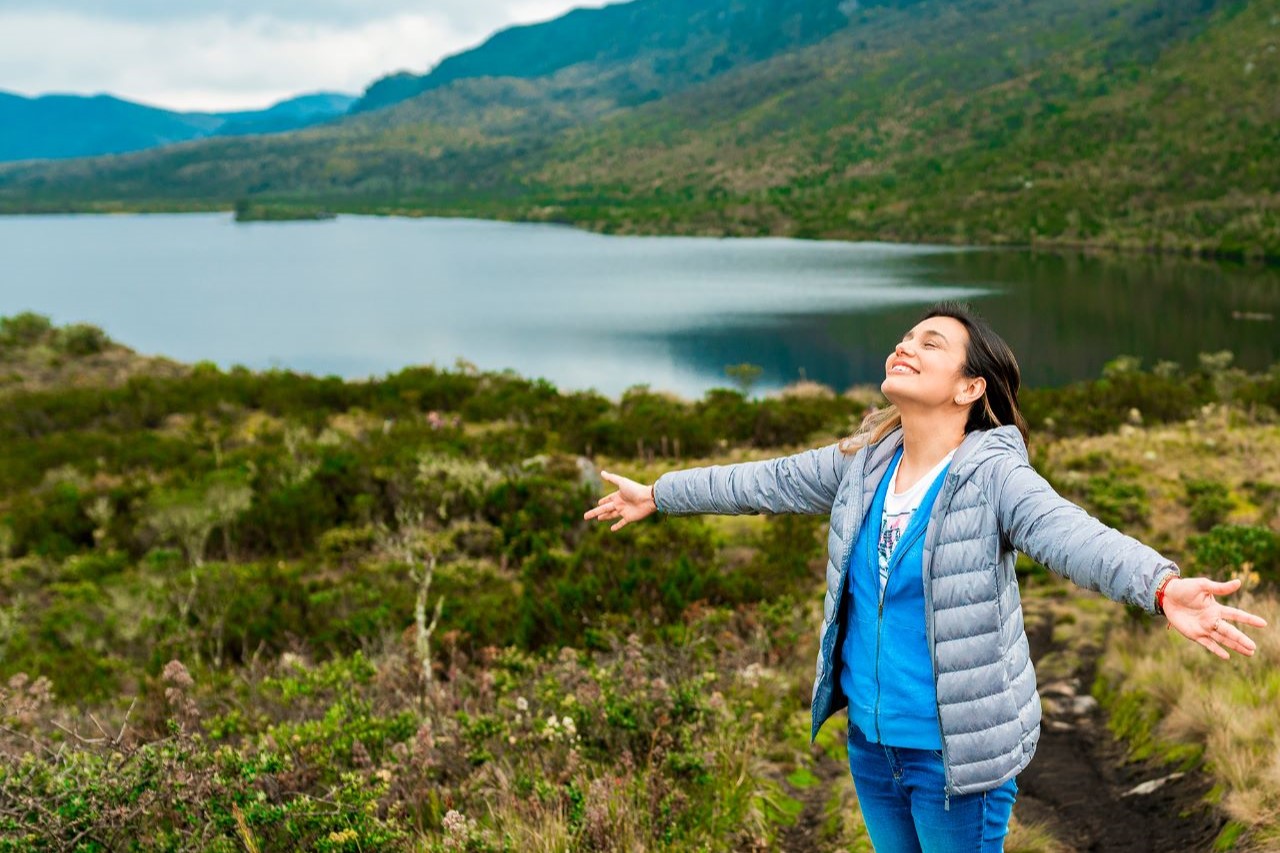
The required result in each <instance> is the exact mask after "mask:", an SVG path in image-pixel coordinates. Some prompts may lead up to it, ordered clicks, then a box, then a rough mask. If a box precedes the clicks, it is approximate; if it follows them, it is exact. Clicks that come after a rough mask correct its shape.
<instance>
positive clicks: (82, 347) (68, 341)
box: [54, 323, 111, 357]
mask: <svg viewBox="0 0 1280 853" xmlns="http://www.w3.org/2000/svg"><path fill="white" fill-rule="evenodd" d="M110 345H111V339H110V338H108V337H107V333H106V332H104V331H102V330H101V329H99V328H98V327H97V326H91V325H89V324H88V323H75V324H73V325H70V326H64V327H63V328H61V329H59V330H58V334H57V336H56V337H55V338H54V347H55V348H56V349H57V350H58V351H59V352H62V353H65V354H66V355H70V356H77V357H83V356H87V355H97V354H98V353H100V352H102V351H103V350H105V349H106V348H107V347H109V346H110Z"/></svg>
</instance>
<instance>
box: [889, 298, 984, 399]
mask: <svg viewBox="0 0 1280 853" xmlns="http://www.w3.org/2000/svg"><path fill="white" fill-rule="evenodd" d="M968 347H969V332H968V330H966V329H965V326H964V324H963V323H961V322H960V321H959V320H956V319H955V318H953V317H929V318H927V319H924V320H921V321H920V322H919V323H917V324H916V325H915V326H913V327H912V328H911V329H910V330H909V331H908V332H907V333H906V334H905V335H903V337H902V340H901V341H899V342H898V345H897V346H896V347H894V349H893V352H891V353H890V354H889V357H888V358H887V359H885V364H884V374H885V375H884V382H882V383H881V384H880V390H881V391H882V392H883V393H884V395H885V397H887V398H888V399H889V402H891V403H893V404H894V405H896V406H897V407H898V408H899V409H902V408H906V407H911V408H920V407H924V408H935V407H949V408H951V407H957V406H959V407H967V406H968V405H969V404H970V403H972V402H973V401H974V400H976V399H978V398H979V397H981V396H982V392H983V390H985V388H986V383H985V381H984V380H983V379H981V378H972V377H968V376H965V375H964V364H965V358H966V355H967V353H968Z"/></svg>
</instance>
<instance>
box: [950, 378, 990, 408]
mask: <svg viewBox="0 0 1280 853" xmlns="http://www.w3.org/2000/svg"><path fill="white" fill-rule="evenodd" d="M963 382H964V384H963V385H961V386H960V389H959V390H958V391H957V392H956V396H955V401H956V405H957V406H967V405H969V404H970V403H973V402H975V401H977V400H981V399H982V395H983V394H985V393H987V380H986V379H984V378H982V377H981V376H975V377H973V378H972V379H970V378H967V377H966V378H965V379H964V380H963Z"/></svg>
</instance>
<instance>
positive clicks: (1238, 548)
mask: <svg viewBox="0 0 1280 853" xmlns="http://www.w3.org/2000/svg"><path fill="white" fill-rule="evenodd" d="M1187 544H1188V545H1189V546H1190V547H1191V553H1192V555H1193V556H1194V558H1195V561H1196V565H1197V566H1199V567H1200V568H1201V569H1203V570H1205V571H1206V572H1214V573H1218V572H1228V573H1230V574H1240V573H1241V572H1243V571H1244V569H1245V567H1246V566H1249V567H1250V568H1251V569H1252V570H1253V571H1255V572H1257V573H1258V576H1259V578H1260V579H1262V580H1264V581H1266V582H1269V583H1277V582H1280V536H1278V535H1277V534H1276V533H1275V532H1274V531H1271V530H1268V529H1267V528H1265V527H1251V526H1249V525H1243V524H1239V525H1237V524H1220V525H1218V526H1217V527H1214V528H1213V529H1212V530H1210V531H1209V532H1208V533H1206V534H1202V535H1200V536H1192V537H1190V538H1189V539H1188V540H1187Z"/></svg>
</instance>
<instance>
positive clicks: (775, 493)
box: [583, 442, 852, 530]
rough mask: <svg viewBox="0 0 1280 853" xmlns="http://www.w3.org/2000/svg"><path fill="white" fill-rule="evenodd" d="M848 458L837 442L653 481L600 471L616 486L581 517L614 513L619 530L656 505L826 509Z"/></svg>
mask: <svg viewBox="0 0 1280 853" xmlns="http://www.w3.org/2000/svg"><path fill="white" fill-rule="evenodd" d="M851 458H852V457H851V456H849V455H847V454H845V453H843V452H841V450H840V445H839V442H837V443H835V444H829V445H827V446H826V447H820V448H817V449H815V450H806V451H803V452H801V453H796V454H793V455H791V456H781V457H778V458H776V459H765V460H762V461H759V462H738V463H736V464H733V465H709V466H705V467H701V468H685V469H683V470H680V471H668V472H667V473H665V474H663V475H662V476H661V477H659V478H658V479H657V481H656V482H655V483H654V484H653V485H652V486H646V485H644V484H642V483H637V482H636V481H634V480H628V479H627V478H626V477H619V476H618V475H617V474H610V473H609V472H607V471H601V472H600V476H601V477H603V478H604V479H605V480H608V481H609V482H610V483H613V484H614V485H616V486H617V487H618V491H616V492H613V493H612V494H609V495H605V496H604V497H603V498H601V499H600V500H599V502H598V503H597V505H596V507H595V509H592V510H588V511H587V513H586V514H585V515H584V516H583V518H586V519H592V518H596V519H599V520H601V521H604V520H607V519H613V518H616V519H619V521H618V522H617V523H616V524H614V525H613V526H612V528H611V529H612V530H619V529H621V528H622V527H624V526H625V525H627V524H629V523H630V522H632V521H639V520H640V519H642V518H644V517H645V516H647V515H649V514H650V513H652V512H654V511H655V510H661V511H662V512H663V513H666V514H668V515H697V514H700V513H712V514H718V515H748V514H756V513H762V512H764V513H784V512H792V513H802V514H808V515H820V514H825V513H828V512H830V511H831V507H832V505H833V504H834V503H835V499H836V492H837V491H839V489H840V481H841V479H842V478H843V477H844V472H845V469H846V468H848V466H849V461H850V459H851Z"/></svg>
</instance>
